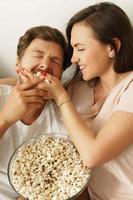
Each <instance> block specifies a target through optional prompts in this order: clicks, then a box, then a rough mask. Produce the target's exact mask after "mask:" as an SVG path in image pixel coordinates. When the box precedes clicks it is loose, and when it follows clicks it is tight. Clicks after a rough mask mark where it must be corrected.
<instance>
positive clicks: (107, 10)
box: [66, 2, 133, 73]
mask: <svg viewBox="0 0 133 200" xmlns="http://www.w3.org/2000/svg"><path fill="white" fill-rule="evenodd" d="M79 22H83V23H84V24H85V25H86V27H87V26H88V27H91V28H92V30H93V33H94V36H95V38H97V39H98V40H99V41H100V42H102V43H103V44H111V45H112V47H113V48H114V50H115V53H116V55H115V63H114V70H115V71H116V72H117V73H123V72H128V71H132V70H133V58H132V57H133V28H132V25H131V23H130V20H129V18H128V16H127V15H126V13H125V12H124V11H123V10H122V9H121V8H120V7H118V6H117V5H115V4H113V3H109V2H104V3H98V4H95V5H92V6H89V7H86V8H84V9H83V10H81V11H79V12H78V13H76V14H75V15H74V16H73V17H72V18H71V19H70V21H69V22H68V26H67V29H66V34H67V38H68V42H69V45H70V40H71V31H72V28H73V26H74V25H75V24H76V23H79ZM114 38H118V39H119V40H120V42H121V47H120V49H119V51H117V47H116V44H115V41H114ZM69 51H71V54H72V51H73V50H72V47H71V45H70V50H69Z"/></svg>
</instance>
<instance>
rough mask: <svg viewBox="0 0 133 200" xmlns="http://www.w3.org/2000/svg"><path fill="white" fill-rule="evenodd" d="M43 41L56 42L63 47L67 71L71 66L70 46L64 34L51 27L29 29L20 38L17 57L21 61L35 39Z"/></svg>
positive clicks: (64, 65)
mask: <svg viewBox="0 0 133 200" xmlns="http://www.w3.org/2000/svg"><path fill="white" fill-rule="evenodd" d="M36 38H38V39H42V40H44V41H50V42H55V43H57V44H59V45H60V46H61V47H62V50H63V52H64V63H63V69H64V70H65V69H66V68H67V67H68V66H69V64H70V57H69V56H68V46H67V42H66V39H65V38H64V36H63V34H62V33H61V32H60V31H59V30H57V29H56V28H52V27H49V26H36V27H32V28H30V29H28V30H27V31H26V32H25V34H24V35H23V36H21V37H20V38H19V43H18V46H17V55H18V57H19V58H20V59H21V58H22V56H23V55H24V52H25V50H26V49H27V47H28V46H29V45H30V43H31V42H32V41H33V40H34V39H36Z"/></svg>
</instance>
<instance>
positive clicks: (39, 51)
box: [32, 49, 43, 54]
mask: <svg viewBox="0 0 133 200" xmlns="http://www.w3.org/2000/svg"><path fill="white" fill-rule="evenodd" d="M32 52H36V53H41V54H43V51H41V50H38V49H33V50H32Z"/></svg>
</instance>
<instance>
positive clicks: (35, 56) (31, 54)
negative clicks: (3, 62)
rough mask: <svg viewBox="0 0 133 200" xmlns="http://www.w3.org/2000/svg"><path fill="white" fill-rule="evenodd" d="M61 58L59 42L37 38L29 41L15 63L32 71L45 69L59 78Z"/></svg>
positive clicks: (61, 65)
mask: <svg viewBox="0 0 133 200" xmlns="http://www.w3.org/2000/svg"><path fill="white" fill-rule="evenodd" d="M63 60H64V54H63V49H62V47H61V46H60V45H59V44H57V43H55V42H51V41H44V40H42V39H38V38H37V39H34V40H33V41H32V42H31V43H30V45H29V46H28V47H27V49H26V50H25V52H24V55H23V56H22V58H21V59H20V60H19V59H18V63H17V64H20V66H21V67H25V68H27V69H29V71H31V72H32V73H36V72H42V71H45V72H47V73H50V74H52V75H53V76H56V77H57V78H59V79H60V78H61V75H62V72H63Z"/></svg>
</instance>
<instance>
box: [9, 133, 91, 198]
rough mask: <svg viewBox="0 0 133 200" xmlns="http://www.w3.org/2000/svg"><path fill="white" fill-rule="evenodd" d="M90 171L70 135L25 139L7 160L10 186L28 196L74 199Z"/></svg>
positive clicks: (81, 189)
mask: <svg viewBox="0 0 133 200" xmlns="http://www.w3.org/2000/svg"><path fill="white" fill-rule="evenodd" d="M90 174H91V170H90V169H89V168H87V167H85V166H84V165H83V161H82V160H81V158H80V156H79V153H78V152H77V150H76V148H75V147H74V145H73V144H72V143H71V142H70V140H69V138H68V137H67V136H64V135H59V134H55V133H46V134H42V135H39V136H36V137H33V138H30V139H28V140H27V141H26V142H24V143H23V144H22V145H20V146H19V147H18V148H17V149H16V151H15V152H14V153H13V155H12V156H11V158H10V161H9V164H8V179H9V182H10V184H11V186H12V188H13V189H14V190H15V191H16V192H17V193H18V195H19V196H21V197H22V198H23V199H27V200H37V199H38V200H44V199H45V200H57V199H58V200H59V199H61V200H73V199H75V198H77V197H78V196H80V194H81V193H82V192H83V191H84V189H85V188H86V187H87V184H88V180H89V177H90Z"/></svg>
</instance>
